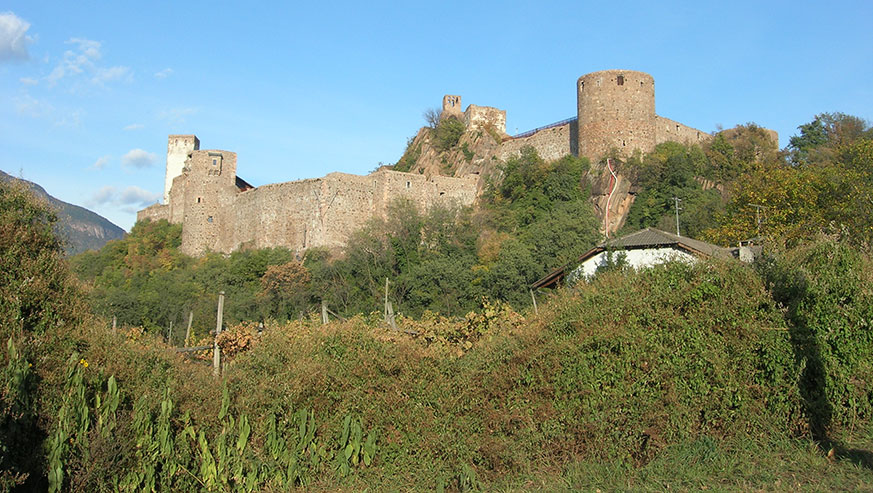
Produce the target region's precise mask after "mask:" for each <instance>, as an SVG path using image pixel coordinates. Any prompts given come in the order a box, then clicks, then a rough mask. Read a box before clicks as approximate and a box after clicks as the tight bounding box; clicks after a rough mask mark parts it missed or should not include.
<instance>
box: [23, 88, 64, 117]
mask: <svg viewBox="0 0 873 493" xmlns="http://www.w3.org/2000/svg"><path fill="white" fill-rule="evenodd" d="M15 110H16V111H17V112H18V114H19V115H24V116H29V117H31V118H42V117H45V116H50V115H52V114H53V113H54V111H55V108H54V106H52V105H51V104H50V103H47V102H45V101H42V100H39V99H36V98H34V97H33V96H31V95H30V94H24V95H22V96H19V97H17V98H15Z"/></svg>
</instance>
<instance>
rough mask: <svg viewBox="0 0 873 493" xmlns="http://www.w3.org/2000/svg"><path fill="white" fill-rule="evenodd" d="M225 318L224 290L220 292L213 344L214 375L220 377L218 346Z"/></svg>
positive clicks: (219, 350) (219, 351)
mask: <svg viewBox="0 0 873 493" xmlns="http://www.w3.org/2000/svg"><path fill="white" fill-rule="evenodd" d="M223 318H224V291H221V292H219V293H218V315H217V316H216V318H215V342H214V343H213V344H212V376H213V377H215V378H218V375H219V374H220V373H221V348H219V347H218V335H219V334H221V323H222V319H223Z"/></svg>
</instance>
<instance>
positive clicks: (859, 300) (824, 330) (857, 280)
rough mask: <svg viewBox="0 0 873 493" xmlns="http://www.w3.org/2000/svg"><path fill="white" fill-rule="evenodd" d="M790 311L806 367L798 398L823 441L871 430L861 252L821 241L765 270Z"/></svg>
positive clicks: (869, 300) (869, 282) (872, 390)
mask: <svg viewBox="0 0 873 493" xmlns="http://www.w3.org/2000/svg"><path fill="white" fill-rule="evenodd" d="M763 274H764V277H765V278H766V279H767V281H768V283H769V284H770V288H771V290H772V292H773V296H774V298H775V299H776V300H778V301H779V302H780V303H782V304H783V305H784V306H785V307H786V309H787V317H788V320H789V321H790V322H791V343H792V345H793V349H794V355H795V358H796V360H797V363H798V365H799V366H800V367H801V368H803V373H802V378H801V379H800V392H801V394H802V395H803V398H804V402H805V406H806V413H807V417H808V420H809V422H810V425H811V426H812V431H813V433H814V436H815V437H816V438H817V439H821V440H825V439H828V438H829V437H831V436H834V435H840V434H842V433H843V432H849V433H852V432H854V431H856V430H868V429H869V426H870V423H871V418H873V361H871V356H870V355H871V354H873V292H871V286H873V265H871V263H870V259H869V258H867V257H865V256H864V255H862V254H861V253H860V252H859V251H858V250H856V249H854V248H852V247H849V246H847V245H845V244H842V243H839V242H835V241H831V240H820V241H819V242H817V243H815V244H812V245H808V246H804V247H802V248H798V249H796V250H794V251H790V252H788V253H786V254H783V255H780V256H778V257H774V258H771V259H770V260H769V262H768V263H766V264H765V265H764V268H763Z"/></svg>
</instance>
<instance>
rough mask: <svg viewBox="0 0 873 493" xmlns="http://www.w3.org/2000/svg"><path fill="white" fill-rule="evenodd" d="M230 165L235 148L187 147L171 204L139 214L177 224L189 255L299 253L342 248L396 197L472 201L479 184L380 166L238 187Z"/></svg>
mask: <svg viewBox="0 0 873 493" xmlns="http://www.w3.org/2000/svg"><path fill="white" fill-rule="evenodd" d="M213 162H214V163H215V164H213ZM235 170H236V154H234V153H231V152H227V151H196V152H194V153H193V154H192V158H191V159H190V160H189V161H188V163H187V164H186V170H185V172H184V173H183V175H182V176H179V177H177V178H176V179H174V182H173V190H174V193H173V194H171V204H170V205H168V206H157V207H152V208H149V209H147V210H144V211H141V218H142V219H145V218H157V217H158V216H161V217H163V218H169V219H171V221H172V222H177V223H179V222H181V223H182V247H181V250H182V251H183V252H184V253H186V254H189V255H195V256H197V255H202V254H204V253H206V252H208V251H213V252H220V253H230V252H232V251H235V250H239V249H245V248H266V247H278V246H281V247H286V248H289V249H291V250H294V251H296V252H298V253H302V252H303V251H304V250H305V249H307V248H311V247H328V248H341V247H342V246H343V245H345V243H346V242H347V241H348V239H349V237H350V236H351V235H352V234H353V233H354V232H355V231H357V230H358V229H360V228H361V227H362V226H363V225H364V224H365V223H366V222H367V220H369V219H370V218H373V217H385V215H386V214H387V211H388V206H389V204H390V203H391V201H393V200H395V199H396V198H406V199H408V200H410V201H412V202H413V203H414V204H415V205H416V206H417V207H418V208H419V209H420V210H423V211H426V210H428V209H430V208H431V207H433V206H434V205H437V204H444V205H453V204H454V205H462V206H469V205H472V204H473V201H474V200H475V199H476V195H477V183H478V177H477V176H475V175H471V176H469V177H464V178H451V177H444V176H434V177H427V176H425V175H420V174H414V173H402V172H397V171H390V170H384V169H383V170H379V171H376V172H374V173H371V174H369V175H366V176H358V175H350V174H345V173H331V174H329V175H327V176H325V177H323V178H316V179H309V180H299V181H293V182H286V183H276V184H272V185H265V186H262V187H258V188H254V189H251V190H246V191H240V190H239V189H238V188H236V186H235V185H234V184H233V183H234V179H235V176H236V174H235ZM177 197H178V198H179V201H176V198H177ZM173 219H176V220H173Z"/></svg>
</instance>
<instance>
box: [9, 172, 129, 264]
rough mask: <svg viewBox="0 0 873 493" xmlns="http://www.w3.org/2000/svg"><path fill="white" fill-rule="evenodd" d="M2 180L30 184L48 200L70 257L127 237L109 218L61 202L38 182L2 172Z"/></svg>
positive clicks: (40, 195) (35, 191) (57, 230)
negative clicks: (56, 216)
mask: <svg viewBox="0 0 873 493" xmlns="http://www.w3.org/2000/svg"><path fill="white" fill-rule="evenodd" d="M0 180H3V181H16V182H21V183H24V184H25V185H27V186H28V187H29V188H30V189H31V190H33V193H34V194H35V195H37V196H38V197H41V198H43V199H45V200H46V201H47V202H48V203H49V204H51V205H52V207H54V208H55V210H56V211H57V213H58V222H57V224H56V226H55V230H56V232H57V234H58V236H60V237H61V239H63V240H64V247H65V248H64V249H65V250H66V252H67V255H75V254H77V253H82V252H84V251H86V250H98V249H100V248H101V247H103V245H105V244H106V243H107V242H108V241H110V240H118V239H121V238H123V237H124V235H125V232H124V230H123V229H121V228H119V227H118V226H116V225H114V224H112V223H111V222H110V221H109V220H108V219H106V218H105V217H103V216H101V215H99V214H97V213H95V212H91V211H89V210H88V209H85V208H84V207H79V206H78V205H73V204H68V203H66V202H64V201H63V200H58V199H56V198H54V197H52V196H51V195H49V194H48V192H46V191H45V189H44V188H42V187H41V186H39V185H37V184H36V183H33V182H30V181H27V180H22V179H19V178H15V177H14V176H11V175H8V174H6V173H4V172H2V171H0Z"/></svg>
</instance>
